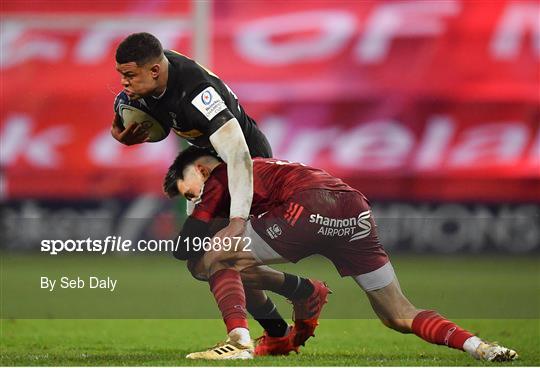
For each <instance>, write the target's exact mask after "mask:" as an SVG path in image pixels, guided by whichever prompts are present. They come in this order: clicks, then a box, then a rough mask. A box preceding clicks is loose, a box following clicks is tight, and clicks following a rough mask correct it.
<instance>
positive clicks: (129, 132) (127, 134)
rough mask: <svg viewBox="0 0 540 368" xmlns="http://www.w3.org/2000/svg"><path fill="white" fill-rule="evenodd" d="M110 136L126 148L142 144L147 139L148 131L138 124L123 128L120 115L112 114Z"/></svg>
mask: <svg viewBox="0 0 540 368" xmlns="http://www.w3.org/2000/svg"><path fill="white" fill-rule="evenodd" d="M111 135H112V136H113V138H114V139H116V140H117V141H118V142H120V143H122V144H125V145H126V146H132V145H134V144H139V143H144V142H146V141H147V139H148V131H147V130H145V129H143V127H142V126H141V125H140V124H137V123H135V124H131V125H129V126H128V127H127V128H124V127H123V126H122V123H121V118H120V115H118V114H114V120H113V123H112V128H111Z"/></svg>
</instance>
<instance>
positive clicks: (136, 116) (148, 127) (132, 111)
mask: <svg viewBox="0 0 540 368" xmlns="http://www.w3.org/2000/svg"><path fill="white" fill-rule="evenodd" d="M118 113H119V115H120V117H121V118H122V124H123V126H124V128H127V127H129V126H130V125H131V124H135V123H136V124H139V125H141V127H142V128H143V129H144V130H145V131H147V132H148V138H147V140H146V141H147V142H158V141H161V140H163V139H165V138H166V137H167V136H168V135H169V132H170V131H171V129H170V128H169V127H164V126H163V125H161V123H160V122H159V121H157V120H156V119H154V118H153V117H152V116H150V115H149V114H148V113H146V112H144V111H143V110H140V109H138V108H136V107H133V106H130V105H127V104H120V105H119V106H118Z"/></svg>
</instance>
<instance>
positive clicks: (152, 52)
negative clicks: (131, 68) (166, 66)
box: [116, 32, 163, 66]
mask: <svg viewBox="0 0 540 368" xmlns="http://www.w3.org/2000/svg"><path fill="white" fill-rule="evenodd" d="M162 55H163V47H162V46H161V42H159V40H158V39H157V38H156V37H155V36H154V35H151V34H150V33H146V32H141V33H133V34H130V35H129V36H127V37H126V38H125V39H124V40H123V41H122V42H121V43H120V45H118V47H117V48H116V62H117V63H118V64H125V63H130V62H135V63H137V65H138V66H141V65H146V64H147V63H149V62H151V61H153V60H156V59H160V58H161V57H162Z"/></svg>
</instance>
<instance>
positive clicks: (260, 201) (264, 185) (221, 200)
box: [191, 158, 357, 222]
mask: <svg viewBox="0 0 540 368" xmlns="http://www.w3.org/2000/svg"><path fill="white" fill-rule="evenodd" d="M309 189H328V190H339V191H357V190H356V189H353V188H351V187H350V186H348V185H347V184H345V183H344V182H343V181H342V180H341V179H338V178H336V177H333V176H331V175H330V174H328V173H327V172H326V171H324V170H321V169H316V168H313V167H310V166H306V165H304V164H299V163H295V162H288V161H283V160H276V159H269V158H256V159H253V202H252V203H251V212H250V213H251V214H252V215H259V214H261V213H264V212H267V211H269V210H270V208H271V207H273V206H276V205H280V204H282V203H284V202H286V201H287V200H288V199H289V198H290V197H291V196H292V195H293V194H295V193H299V192H302V191H304V190H309ZM230 202H231V197H230V195H229V189H228V181H227V166H226V165H225V164H224V163H222V164H220V165H219V166H217V167H216V168H215V169H214V170H213V171H212V173H211V175H210V177H209V178H208V180H207V181H206V183H205V185H204V190H203V194H202V197H201V202H199V203H198V204H197V205H196V206H195V208H194V210H193V213H192V215H191V216H193V217H194V218H196V219H199V220H202V221H205V222H208V221H210V219H212V218H216V217H223V218H228V217H229V210H230Z"/></svg>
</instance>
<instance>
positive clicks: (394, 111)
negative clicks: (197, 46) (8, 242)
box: [0, 0, 540, 202]
mask: <svg viewBox="0 0 540 368" xmlns="http://www.w3.org/2000/svg"><path fill="white" fill-rule="evenodd" d="M2 6H3V8H2V43H1V48H2V49H1V58H2V64H1V73H2V74H1V96H0V103H1V106H2V109H1V112H0V124H1V126H0V138H1V167H2V196H3V198H4V199H8V200H13V199H24V198H50V199H74V200H77V199H83V198H92V199H99V198H109V197H123V198H134V197H136V196H139V195H141V194H145V193H155V194H159V193H160V191H161V179H162V176H163V174H164V173H165V171H166V168H167V166H168V165H169V164H170V163H171V161H172V159H173V158H174V156H175V154H176V152H177V151H178V149H179V138H178V137H176V136H173V135H171V136H170V137H168V138H167V140H166V141H164V142H161V143H153V144H144V145H140V146H135V147H123V146H122V145H121V144H119V143H118V142H116V141H114V139H113V138H112V137H111V136H110V134H109V129H110V122H111V120H112V115H113V108H112V103H113V100H114V96H115V94H116V93H117V92H119V91H120V89H121V88H120V84H119V76H118V75H117V74H116V71H115V69H114V51H115V48H116V45H117V44H118V42H119V41H120V40H121V39H122V38H123V37H125V36H126V35H128V34H130V33H133V32H140V31H147V32H151V33H153V34H155V35H156V36H157V37H158V38H160V39H161V41H162V43H163V45H164V47H166V48H172V49H176V50H178V51H181V52H182V53H184V54H187V55H192V50H193V42H192V40H193V37H194V36H195V33H197V32H198V29H197V25H196V24H194V22H193V21H192V13H193V9H192V5H191V3H190V2H173V1H171V2H164V1H159V2H142V1H129V2H127V1H116V2H95V1H92V2H86V1H81V2H61V3H60V2H56V1H32V2H30V1H7V2H2ZM539 19H540V3H538V1H533V0H531V1H526V0H523V1H494V2H489V3H486V2H482V1H458V0H441V1H362V2H350V1H348V2H336V1H320V2H300V1H290V2H285V1H283V2H281V1H278V2H263V1H250V2H246V1H227V2H225V1H218V2H215V3H214V4H213V6H212V12H211V22H210V24H211V39H210V44H209V50H210V53H209V60H208V63H209V66H210V68H211V69H212V70H213V71H214V72H215V73H216V74H218V75H219V76H220V77H221V78H222V79H223V80H224V81H225V82H226V83H227V84H228V85H229V86H230V87H231V88H232V89H233V90H234V91H235V93H236V94H237V95H238V96H239V99H240V102H241V104H242V105H243V106H244V108H245V109H246V111H247V112H248V114H250V115H251V116H252V117H254V118H255V119H256V120H257V121H258V123H259V124H260V125H261V128H262V130H263V131H264V132H265V133H266V134H267V135H268V137H269V139H270V141H271V143H272V145H273V148H274V155H275V156H276V157H279V158H281V159H288V160H292V161H301V162H304V163H305V164H310V165H314V166H317V167H322V168H324V169H326V170H328V171H329V172H331V173H333V174H335V175H337V176H340V177H342V178H344V180H345V181H347V182H348V183H350V184H351V185H353V186H355V187H356V188H358V189H359V190H361V191H362V192H364V193H366V194H367V195H368V197H370V198H374V199H383V200H387V199H389V200H406V201H408V200H435V201H482V202H485V201H488V202H501V201H503V202H531V201H533V202H539V201H540V130H539V124H540V92H539V90H540V89H539V86H540V68H539V66H540V22H539V21H538V20H539Z"/></svg>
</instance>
